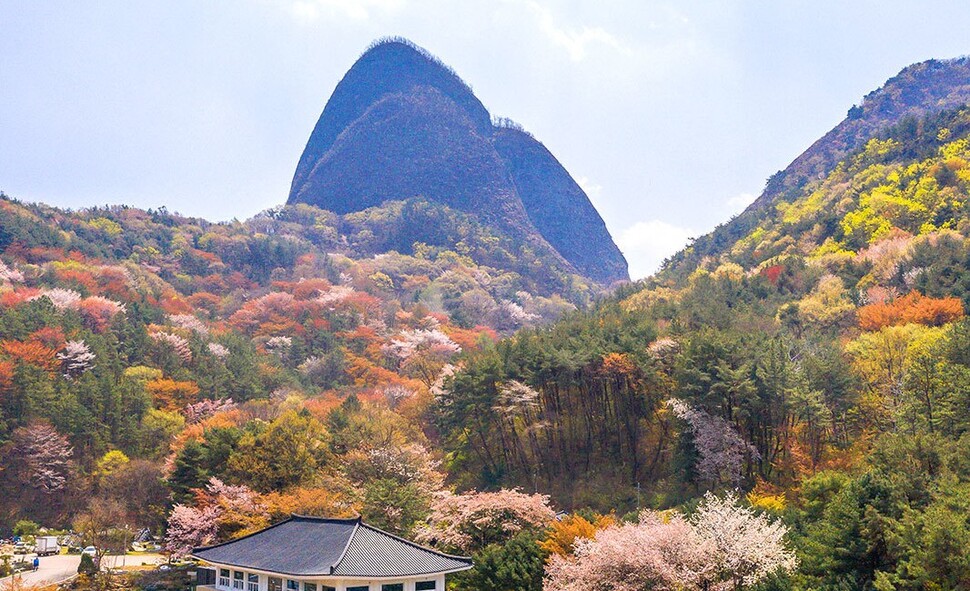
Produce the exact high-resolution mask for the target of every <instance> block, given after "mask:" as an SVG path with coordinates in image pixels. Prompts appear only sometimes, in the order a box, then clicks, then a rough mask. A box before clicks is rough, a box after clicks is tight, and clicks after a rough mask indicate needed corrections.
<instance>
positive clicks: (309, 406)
mask: <svg viewBox="0 0 970 591" xmlns="http://www.w3.org/2000/svg"><path fill="white" fill-rule="evenodd" d="M342 402H343V399H342V398H339V397H337V395H336V394H335V393H334V392H326V393H324V394H321V395H320V396H317V397H316V398H310V399H309V400H306V401H305V402H304V403H303V408H305V409H306V410H307V412H309V413H310V414H311V415H313V416H314V417H316V418H317V419H319V420H321V421H326V420H327V418H328V417H329V416H330V411H332V410H333V409H335V408H337V407H338V406H340V404H341V403H342Z"/></svg>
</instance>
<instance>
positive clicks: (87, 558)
mask: <svg viewBox="0 0 970 591" xmlns="http://www.w3.org/2000/svg"><path fill="white" fill-rule="evenodd" d="M77 573H78V574H79V575H87V576H89V577H93V576H95V575H97V574H98V566H97V565H96V564H95V563H94V558H92V557H91V555H90V554H81V563H80V564H78V566H77Z"/></svg>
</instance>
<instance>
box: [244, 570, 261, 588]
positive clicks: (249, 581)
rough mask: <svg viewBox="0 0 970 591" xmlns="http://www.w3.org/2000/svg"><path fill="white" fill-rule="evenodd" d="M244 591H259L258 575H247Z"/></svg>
mask: <svg viewBox="0 0 970 591" xmlns="http://www.w3.org/2000/svg"><path fill="white" fill-rule="evenodd" d="M246 591H259V575H255V574H253V573H249V575H248V576H247V577H246Z"/></svg>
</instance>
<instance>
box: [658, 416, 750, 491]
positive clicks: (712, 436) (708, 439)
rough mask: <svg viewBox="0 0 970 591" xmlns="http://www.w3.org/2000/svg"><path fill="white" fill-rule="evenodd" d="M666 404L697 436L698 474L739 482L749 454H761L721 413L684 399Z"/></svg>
mask: <svg viewBox="0 0 970 591" xmlns="http://www.w3.org/2000/svg"><path fill="white" fill-rule="evenodd" d="M667 406H668V408H670V410H671V411H672V412H673V413H674V415H676V416H677V418H679V419H681V420H682V421H684V422H686V423H687V425H688V426H689V427H690V430H691V433H692V434H693V436H694V447H695V448H696V449H697V453H698V455H699V456H700V460H699V461H698V462H697V473H698V475H699V476H700V477H701V478H702V479H703V480H706V481H708V482H712V483H715V484H721V483H725V482H726V483H731V484H737V483H739V482H740V481H741V468H742V467H743V465H744V458H745V456H746V455H749V454H750V455H751V456H753V457H757V456H758V450H757V449H755V447H754V446H753V445H751V444H750V443H748V442H747V441H745V440H744V438H743V437H741V435H740V434H739V433H738V431H737V429H735V428H734V425H732V424H731V423H729V422H728V421H725V420H724V419H722V418H721V417H716V416H713V415H710V414H708V413H706V412H704V411H702V410H700V409H696V408H694V407H693V406H691V405H690V404H688V403H686V402H684V401H683V400H678V399H676V398H671V399H670V400H668V401H667Z"/></svg>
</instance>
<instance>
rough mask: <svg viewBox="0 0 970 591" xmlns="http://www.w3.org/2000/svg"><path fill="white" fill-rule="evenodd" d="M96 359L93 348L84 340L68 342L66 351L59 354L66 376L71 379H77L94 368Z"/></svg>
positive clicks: (65, 347)
mask: <svg viewBox="0 0 970 591" xmlns="http://www.w3.org/2000/svg"><path fill="white" fill-rule="evenodd" d="M94 357H95V355H94V353H92V352H91V348H90V347H88V346H87V344H86V343H85V342H84V341H83V340H81V341H68V342H66V343H65V344H64V350H63V351H61V352H60V353H58V354H57V358H58V359H60V360H61V368H62V369H63V371H64V375H65V376H67V377H69V378H76V377H77V376H79V375H81V374H83V373H84V372H86V371H88V370H90V369H92V368H94Z"/></svg>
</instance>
